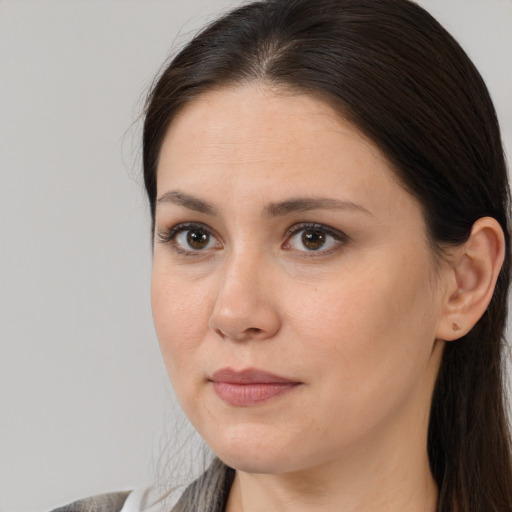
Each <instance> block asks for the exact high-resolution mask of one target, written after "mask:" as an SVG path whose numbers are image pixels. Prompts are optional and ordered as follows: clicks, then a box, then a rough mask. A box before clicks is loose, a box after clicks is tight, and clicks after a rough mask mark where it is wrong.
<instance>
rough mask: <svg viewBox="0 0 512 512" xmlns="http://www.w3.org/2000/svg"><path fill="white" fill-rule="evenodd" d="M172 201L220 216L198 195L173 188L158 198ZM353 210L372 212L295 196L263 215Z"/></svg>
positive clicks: (327, 199)
mask: <svg viewBox="0 0 512 512" xmlns="http://www.w3.org/2000/svg"><path fill="white" fill-rule="evenodd" d="M161 203H172V204H176V205H178V206H183V207H184V208H187V209H188V210H193V211H196V212H200V213H204V214H206V215H212V216H218V215H219V214H220V212H219V209H218V208H216V207H215V206H214V205H213V204H211V203H209V202H207V201H204V200H203V199H199V198H197V197H194V196H191V195H188V194H185V193H183V192H179V191H177V190H172V191H169V192H166V193H165V194H163V195H162V196H161V197H159V198H158V199H157V204H161ZM326 209H327V210H352V211H356V212H362V213H366V214H368V215H371V213H370V212H369V211H368V210H367V209H366V208H364V206H362V205H360V204H357V203H353V202H352V201H342V200H340V199H333V198H330V197H294V198H291V199H287V200H286V201H279V202H275V203H269V204H267V205H266V206H265V207H264V208H263V217H265V218H274V217H282V216H285V215H288V214H290V213H300V212H307V211H310V210H326Z"/></svg>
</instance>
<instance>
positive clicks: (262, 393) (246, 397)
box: [212, 382, 298, 407]
mask: <svg viewBox="0 0 512 512" xmlns="http://www.w3.org/2000/svg"><path fill="white" fill-rule="evenodd" d="M212 384H213V389H215V392H216V393H217V395H218V396H219V398H220V399H221V400H223V401H224V402H226V403H228V404H229V405H234V406H237V407H249V406H251V405H258V404H261V403H264V402H268V401H269V400H271V399H272V398H276V397H278V396H281V395H283V394H285V393H288V392H289V391H291V390H292V389H294V388H295V387H296V386H298V384H297V383H294V382H278V383H275V384H272V383H270V384H267V383H264V384H261V383H254V384H233V383H230V382H212Z"/></svg>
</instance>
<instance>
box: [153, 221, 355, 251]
mask: <svg viewBox="0 0 512 512" xmlns="http://www.w3.org/2000/svg"><path fill="white" fill-rule="evenodd" d="M193 230H202V231H204V232H206V233H208V235H209V236H211V237H213V238H214V239H216V240H218V238H219V237H218V236H216V235H215V233H213V232H212V230H211V229H210V228H209V227H207V226H206V225H204V224H201V223H182V224H177V225H176V226H173V227H171V228H169V229H166V230H164V231H159V232H158V233H157V239H158V242H159V243H162V244H166V245H171V246H172V248H173V250H174V251H176V252H177V253H178V254H180V255H182V256H189V257H200V256H203V255H204V253H205V252H206V251H204V250H193V249H191V250H186V249H183V248H182V247H181V246H179V245H178V244H177V243H176V237H177V236H178V235H179V234H180V233H183V232H187V231H193ZM306 230H311V231H318V232H320V233H323V234H324V235H326V236H327V237H330V238H332V239H333V240H335V241H336V242H337V243H336V244H335V246H334V247H331V248H329V249H327V250H322V249H319V250H318V251H315V250H309V251H308V250H304V251H300V250H298V251H297V252H302V253H303V254H302V257H305V258H311V257H313V258H314V257H321V256H326V255H328V254H331V253H332V252H335V251H336V250H337V249H339V248H340V246H344V245H346V244H347V243H348V242H349V237H348V236H347V235H345V233H343V232H341V231H338V230H336V229H333V228H330V227H328V226H325V225H323V224H318V223H312V222H302V223H299V224H295V225H293V226H292V227H291V228H289V229H288V230H287V232H286V234H285V237H286V242H285V243H284V246H286V245H288V246H289V244H290V240H291V239H292V237H293V236H295V235H297V234H299V233H301V232H303V231H306Z"/></svg>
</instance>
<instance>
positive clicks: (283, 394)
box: [152, 84, 443, 473]
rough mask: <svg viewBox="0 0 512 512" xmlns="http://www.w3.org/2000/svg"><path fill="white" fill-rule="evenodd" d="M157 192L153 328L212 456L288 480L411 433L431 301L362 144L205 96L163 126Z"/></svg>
mask: <svg viewBox="0 0 512 512" xmlns="http://www.w3.org/2000/svg"><path fill="white" fill-rule="evenodd" d="M157 189H158V203H157V208H156V228H155V246H154V266H153V276H152V306H153V314H154V321H155V325H156V331H157V335H158V339H159V342H160V345H161V350H162V353H163V357H164V360H165V364H166V366H167V369H168V373H169V375H170V378H171V380H172V383H173V386H174V388H175V391H176V394H177V396H178V399H179V401H180V403H181V405H182V407H183V409H184V410H185V413H186V414H187V415H188V417H189V418H190V420H191V422H192V424H193V425H194V426H195V428H196V429H197V430H198V431H199V433H200V434H201V435H202V436H203V438H204V439H205V440H206V442H207V443H208V444H209V445H210V446H211V448H212V449H213V451H214V452H215V453H217V455H219V456H220V458H221V459H223V460H224V461H225V462H226V463H227V464H229V465H231V466H232V467H235V468H238V469H241V470H245V471H255V472H264V473H265V472H268V473H274V472H275V473H277V472H291V471H300V470H305V469H308V468H310V467H313V466H315V467H320V466H325V467H328V466H329V465H332V464H338V463H341V461H344V460H345V461H346V460H349V459H350V457H351V456H352V455H354V454H356V453H359V454H361V453H362V450H368V449H369V447H372V450H375V452H376V451H378V450H380V449H381V448H382V449H385V448H383V445H386V444H389V446H392V444H390V443H395V445H394V446H395V447H396V441H397V440H398V439H403V436H408V438H414V436H415V434H411V432H418V433H419V434H418V436H419V437H420V438H421V436H422V435H423V434H424V435H425V436H426V425H427V422H428V410H429V405H430V397H431V393H432V388H433V385H434V381H435V377H436V374H437V370H438V365H439V355H440V350H439V349H438V348H436V347H437V342H436V341H435V339H436V329H437V326H438V323H439V319H440V316H441V311H442V302H443V291H442V286H441V283H440V280H439V275H438V272H437V271H436V268H437V267H436V265H435V262H434V257H433V255H432V253H431V250H430V249H429V248H428V242H427V237H426V230H425V224H424V220H423V217H422V213H421V211H420V207H419V205H418V203H417V201H416V200H415V199H414V198H413V197H412V196H411V195H410V194H409V193H407V192H406V191H405V190H404V189H403V188H402V187H401V186H400V185H399V184H398V183H397V180H396V178H395V176H394V174H393V172H392V170H391V167H390V165H389V163H388V162H387V161H386V159H385V158H384V156H383V155H382V154H381V152H380V151H379V150H378V149H377V148H376V147H375V146H374V145H373V144H372V143H371V142H369V141H368V140H366V139H365V138H364V137H363V136H362V135H361V134H360V133H359V132H358V131H357V130H356V129H355V128H354V127H353V126H351V125H350V124H349V123H348V122H347V121H345V120H343V119H342V118H340V116H339V115H337V114H336V113H335V112H334V111H333V110H332V109H331V108H330V107H329V106H327V105H326V104H325V103H324V102H322V101H321V100H319V99H316V98H314V97H312V96H308V95H292V94H291V93H290V94H285V93H282V92H281V93H279V94H278V93H276V92H272V91H270V90H268V89H267V88H266V87H265V86H263V85H258V84H254V85H251V86H243V87H242V86H240V87H234V88H226V89H222V90H216V91H212V92H208V93H205V94H203V95H202V96H201V97H199V98H198V99H196V100H195V101H194V102H192V103H190V104H189V105H187V106H186V107H185V108H184V109H183V110H182V111H181V112H180V114H179V115H178V116H177V117H176V118H175V119H174V120H173V122H172V124H171V126H170V129H169V131H168V133H167V135H166V137H165V140H164V143H163V146H162V149H161V155H160V160H159V165H158V177H157ZM422 442H425V439H422ZM422 449H423V450H424V451H426V447H425V446H423V447H422Z"/></svg>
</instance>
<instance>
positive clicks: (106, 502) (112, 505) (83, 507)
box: [52, 491, 130, 512]
mask: <svg viewBox="0 0 512 512" xmlns="http://www.w3.org/2000/svg"><path fill="white" fill-rule="evenodd" d="M129 495H130V491H125V492H111V493H108V494H100V495H98V496H91V497H90V498H85V499H82V500H78V501H74V502H73V503H70V504H69V505H64V506H63V507H59V508H56V509H54V510H53V511H52V512H121V510H122V508H123V506H124V504H125V503H126V500H127V498H128V496H129Z"/></svg>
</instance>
